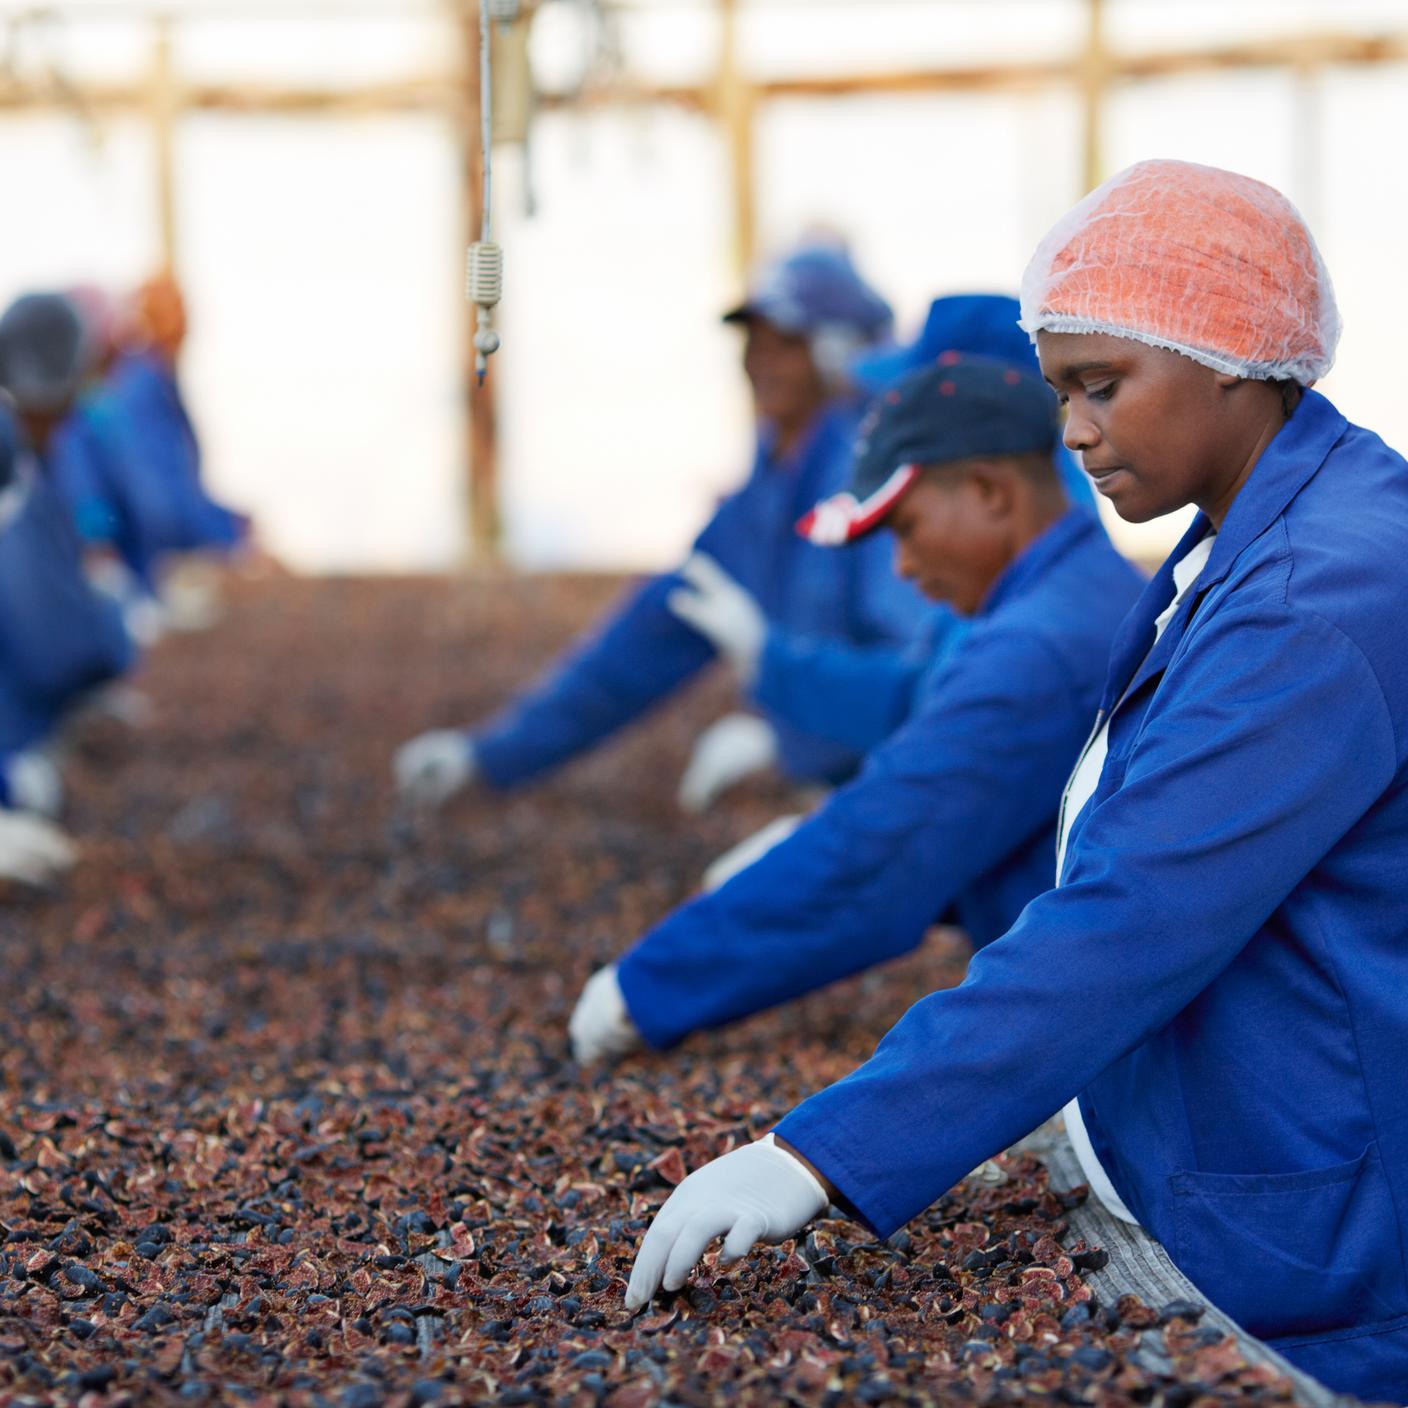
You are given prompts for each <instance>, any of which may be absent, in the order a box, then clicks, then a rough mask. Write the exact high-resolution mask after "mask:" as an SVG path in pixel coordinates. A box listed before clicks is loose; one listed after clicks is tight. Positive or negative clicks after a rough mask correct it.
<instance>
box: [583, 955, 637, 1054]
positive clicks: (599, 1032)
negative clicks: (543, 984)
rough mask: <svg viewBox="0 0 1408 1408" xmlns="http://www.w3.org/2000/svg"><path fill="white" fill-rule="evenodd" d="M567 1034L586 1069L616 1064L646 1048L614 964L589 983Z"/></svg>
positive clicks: (588, 980)
mask: <svg viewBox="0 0 1408 1408" xmlns="http://www.w3.org/2000/svg"><path fill="white" fill-rule="evenodd" d="M567 1034H568V1035H569V1036H570V1037H571V1038H572V1056H573V1058H574V1059H575V1060H576V1061H577V1063H578V1064H579V1065H583V1066H590V1065H593V1064H594V1063H596V1062H597V1061H614V1060H616V1059H618V1058H619V1057H621V1056H625V1055H627V1054H628V1053H629V1052H632V1051H635V1050H636V1049H637V1048H638V1047H640V1046H642V1045H643V1044H644V1043H643V1042H642V1040H641V1035H640V1032H639V1031H638V1030H637V1029H636V1024H635V1023H634V1022H633V1021H631V1014H630V1012H629V1011H628V1010H627V1009H626V999H625V998H624V997H623V996H622V995H621V984H620V982H619V981H618V980H617V977H616V965H615V964H614V963H613V964H611V965H610V966H609V967H606V968H603V969H601V970H600V972H597V973H593V974H592V976H591V977H590V978H588V979H587V983H586V986H585V987H584V988H583V989H582V995H581V997H579V998H578V999H577V1005H576V1007H575V1008H573V1009H572V1018H571V1020H570V1021H569V1022H568V1024H567Z"/></svg>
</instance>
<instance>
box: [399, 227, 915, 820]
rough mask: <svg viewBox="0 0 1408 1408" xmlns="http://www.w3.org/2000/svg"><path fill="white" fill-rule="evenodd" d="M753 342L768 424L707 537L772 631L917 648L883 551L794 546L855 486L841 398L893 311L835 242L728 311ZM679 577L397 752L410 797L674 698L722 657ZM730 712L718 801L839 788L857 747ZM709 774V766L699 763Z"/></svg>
mask: <svg viewBox="0 0 1408 1408" xmlns="http://www.w3.org/2000/svg"><path fill="white" fill-rule="evenodd" d="M726 321H728V322H730V323H736V324H738V325H739V326H741V327H742V329H743V331H744V335H745V341H744V352H743V367H744V371H745V373H746V375H747V377H748V380H749V383H750V385H751V387H752V392H753V401H754V408H755V412H756V415H757V419H758V439H757V450H756V455H755V458H754V463H753V470H752V473H751V474H750V476H749V478H748V481H747V483H746V484H744V486H743V487H742V488H741V489H739V490H738V491H737V492H736V493H734V494H733V495H731V496H730V497H729V498H728V499H726V500H725V501H724V503H723V504H722V505H721V506H720V508H719V510H718V512H717V513H716V514H715V516H714V518H713V519H712V521H711V522H710V523H709V525H708V526H707V527H706V528H705V529H704V531H703V532H702V533H701V534H700V535H699V538H698V539H697V540H696V543H695V549H696V551H700V552H705V553H708V554H709V555H710V556H711V557H712V558H714V559H715V560H716V561H718V562H719V563H721V564H722V565H723V567H724V568H725V569H726V570H727V571H728V572H729V573H730V574H731V575H732V576H733V577H734V578H736V579H737V580H738V581H739V582H741V583H742V584H743V585H744V586H745V587H746V588H747V590H748V591H749V592H750V594H751V595H752V596H753V597H754V598H756V600H757V601H758V603H759V605H760V606H761V608H762V610H763V612H764V613H765V615H766V617H767V619H768V620H770V621H776V622H780V623H782V624H785V625H787V626H789V627H792V628H795V629H798V630H803V631H808V632H816V633H818V634H822V635H827V636H831V637H835V638H840V639H844V640H850V641H855V642H858V643H871V642H895V641H903V640H907V639H909V638H910V636H911V635H912V634H913V633H914V631H915V630H916V629H917V627H918V626H919V624H920V621H921V619H922V618H923V616H924V615H925V614H926V611H927V608H926V607H925V604H924V602H923V600H922V598H920V597H919V595H918V594H917V593H916V592H914V591H913V589H912V588H910V587H909V586H907V585H906V584H904V583H902V582H897V581H896V580H895V579H894V578H893V577H892V576H891V575H890V572H889V570H888V565H887V563H886V561H885V556H884V550H883V545H882V544H878V543H877V544H861V545H859V546H858V547H856V548H855V549H853V550H851V551H849V552H845V553H835V552H831V551H829V550H827V549H823V548H818V547H815V546H814V545H812V544H810V543H807V542H804V541H802V540H801V539H799V538H797V537H796V535H795V534H794V533H793V531H792V528H793V524H794V523H795V522H796V521H797V519H798V518H799V517H800V516H801V514H802V513H803V512H805V510H806V509H807V508H808V507H809V506H810V505H811V504H812V503H814V502H815V501H816V500H817V499H818V498H820V497H823V496H825V495H826V494H829V493H832V492H834V491H835V490H836V489H838V488H839V487H840V486H841V484H842V483H844V481H845V477H846V474H847V472H848V469H849V464H850V455H851V447H852V443H853V441H854V438H855V431H856V425H857V420H858V413H857V409H856V404H855V401H854V399H853V398H852V396H851V395H850V394H849V393H847V392H846V391H844V389H843V385H844V379H843V372H844V367H845V365H846V362H847V361H848V359H849V357H850V356H851V355H853V354H854V352H855V351H856V350H857V349H858V348H859V347H860V346H862V345H864V344H866V343H869V342H872V341H874V340H875V339H876V338H878V337H879V336H880V335H881V334H882V333H884V332H885V331H886V329H887V328H888V327H889V323H890V310H889V308H888V307H887V306H886V304H885V303H884V301H883V300H882V299H881V298H880V297H879V296H878V295H877V294H876V293H875V292H874V291H873V290H871V289H870V288H869V287H868V286H867V285H866V284H865V283H864V282H863V281H862V279H861V278H860V276H859V275H858V274H857V273H856V271H855V269H854V268H853V267H852V265H851V263H850V261H849V259H848V258H847V257H846V256H845V255H844V254H842V253H841V252H839V251H837V250H835V249H832V248H829V247H828V248H823V247H808V248H804V249H801V250H799V251H798V252H796V253H794V254H793V255H791V256H790V257H789V258H787V259H784V260H783V261H781V262H780V263H779V264H777V265H774V266H772V267H771V268H769V269H768V270H766V271H765V272H764V273H763V275H762V277H761V278H760V280H759V281H758V282H757V284H756V285H755V286H754V288H753V290H752V292H751V293H750V294H749V296H748V298H747V299H746V301H745V302H744V303H742V304H741V305H740V306H739V307H737V308H735V309H734V310H732V311H731V312H730V313H728V314H727V315H726ZM680 585H681V578H680V576H679V574H678V573H674V572H671V573H666V574H664V575H662V576H659V577H656V578H654V579H652V580H650V581H647V582H646V583H645V584H644V585H642V586H640V587H639V588H637V589H636V590H634V591H633V592H632V593H631V594H630V595H629V596H628V597H627V598H626V600H625V601H624V602H623V603H622V604H621V605H620V606H619V607H618V608H617V609H616V610H615V611H614V612H612V614H611V615H610V616H609V617H608V619H607V620H606V621H605V622H604V623H603V624H602V625H601V626H600V627H599V628H598V629H597V630H596V631H595V632H594V633H593V634H591V635H590V636H589V637H588V638H586V639H585V640H584V641H582V642H581V643H580V644H579V645H578V646H577V648H576V649H575V650H573V651H572V652H571V653H570V654H569V655H568V656H567V657H566V658H565V659H564V660H563V661H562V662H560V663H559V664H558V666H557V667H556V668H555V669H554V670H552V671H551V672H550V673H549V674H548V675H547V676H546V677H545V678H543V679H542V680H540V681H539V683H538V684H537V685H535V686H534V687H533V688H532V689H530V690H529V691H528V692H527V693H526V694H525V695H523V696H522V697H521V698H520V699H518V700H517V701H515V702H514V703H513V704H512V705H510V706H509V707H508V708H507V709H505V710H504V711H503V712H502V713H500V714H499V715H498V716H497V717H496V718H494V719H492V720H490V721H489V722H488V723H486V724H484V725H482V726H480V727H478V728H476V729H475V730H473V731H472V732H469V733H464V732H460V731H458V730H439V731H436V732H433V733H430V734H425V735H422V736H421V737H419V738H417V739H414V740H413V741H412V742H410V743H408V744H406V745H404V746H403V747H402V748H401V749H400V750H399V751H398V753H397V755H396V758H395V776H396V780H397V784H398V787H399V789H400V791H401V793H402V795H403V796H404V797H405V798H407V799H409V800H412V801H415V802H419V803H425V804H433V803H437V802H440V801H443V800H444V799H445V798H446V797H448V796H450V795H451V794H452V793H454V792H455V791H457V790H458V789H459V788H461V787H463V786H465V785H466V784H467V783H470V782H479V783H482V784H484V785H487V786H489V787H493V788H508V787H512V786H515V785H517V784H519V783H523V782H526V781H528V780H529V779H531V778H534V777H537V776H539V775H541V774H542V773H544V772H546V771H548V770H549V769H551V768H553V767H556V766H557V765H559V764H561V763H563V762H565V761H567V760H568V759H569V758H571V757H573V756H575V755H576V754H578V753H581V752H583V751H584V750H585V749H587V748H590V747H592V746H594V745H595V744H597V743H599V742H601V741H602V740H603V739H605V738H607V737H608V736H609V735H611V734H612V733H614V732H615V731H616V730H617V729H619V728H621V727H622V726H624V725H625V724H628V723H630V722H631V721H633V720H634V719H636V718H638V717H640V716H641V715H642V714H643V713H645V712H646V710H648V709H649V708H651V707H652V706H654V705H656V704H658V703H659V702H660V701H661V700H663V699H665V698H666V697H667V696H668V695H670V694H671V693H673V692H674V691H675V690H676V689H678V688H679V687H680V686H681V685H683V684H684V683H685V682H686V681H687V680H689V679H691V678H692V677H693V676H694V675H696V674H697V673H698V672H699V671H700V670H701V669H702V668H703V667H704V666H705V665H707V664H708V663H709V662H710V661H711V660H712V659H714V657H715V650H714V647H713V645H712V644H711V642H710V641H709V639H708V638H707V637H705V636H703V635H701V634H700V633H699V632H698V631H697V630H695V629H694V628H693V627H691V626H690V625H688V624H686V623H685V622H684V621H683V620H681V619H680V618H679V617H678V616H677V615H676V614H675V613H674V612H672V611H671V610H670V608H669V605H668V601H669V598H670V596H671V595H672V594H673V593H674V592H676V591H677V590H679V588H680ZM764 715H765V716H764V717H758V716H755V715H751V714H750V715H742V716H739V715H731V716H729V718H728V719H727V720H725V721H723V723H722V724H721V725H716V726H715V727H716V729H717V730H719V731H717V732H714V733H712V734H711V735H709V736H708V737H707V738H706V739H704V740H701V743H700V748H701V750H702V752H703V755H707V758H708V766H707V767H704V768H703V771H704V772H705V773H706V774H707V776H705V777H703V778H700V777H699V771H698V770H696V779H697V780H698V782H699V791H700V793H701V794H708V795H713V794H715V793H717V791H718V790H721V787H722V786H723V785H726V783H727V782H728V781H730V780H732V779H733V778H734V777H737V776H742V775H745V774H746V773H748V772H749V771H752V770H755V769H756V768H759V767H762V766H765V765H770V764H772V763H773V762H776V763H777V764H778V765H780V766H781V768H782V769H783V771H784V772H785V773H787V774H788V775H789V776H790V777H793V778H796V779H800V780H807V781H814V780H823V781H834V780H836V779H838V778H840V777H844V776H846V775H847V774H848V773H849V772H850V771H852V770H853V769H854V767H855V765H856V762H857V761H858V759H857V757H856V754H855V752H854V751H853V750H850V749H847V748H843V747H839V746H837V745H835V744H833V743H829V742H827V741H826V740H824V739H818V738H815V737H813V736H810V735H808V734H807V733H805V732H804V731H801V730H798V729H795V728H792V727H790V726H788V725H786V724H785V723H783V722H782V721H780V720H775V719H771V718H768V717H766V711H764ZM701 766H702V763H701Z"/></svg>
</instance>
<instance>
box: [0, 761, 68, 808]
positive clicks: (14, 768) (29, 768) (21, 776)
mask: <svg viewBox="0 0 1408 1408" xmlns="http://www.w3.org/2000/svg"><path fill="white" fill-rule="evenodd" d="M5 786H6V788H7V789H8V790H9V793H10V801H11V803H12V804H13V806H14V808H15V810H16V811H17V812H34V813H37V814H38V815H39V816H46V817H50V818H53V817H56V816H58V814H59V813H60V812H61V811H62V810H63V806H64V780H63V778H62V777H61V776H60V775H59V770H58V768H57V767H56V766H55V765H54V760H53V759H52V758H50V757H48V756H46V755H45V754H44V753H41V752H39V751H37V750H31V751H29V752H24V753H16V754H14V755H13V756H12V757H9V758H7V759H6V760H5Z"/></svg>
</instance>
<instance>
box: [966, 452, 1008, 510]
mask: <svg viewBox="0 0 1408 1408" xmlns="http://www.w3.org/2000/svg"><path fill="white" fill-rule="evenodd" d="M968 482H969V483H970V484H971V485H972V487H973V492H974V494H975V496H976V498H977V500H978V503H979V505H980V506H981V507H982V509H983V511H984V512H985V513H986V514H987V516H988V517H989V518H992V519H999V518H1006V517H1007V516H1008V515H1009V514H1010V513H1011V512H1012V508H1013V503H1014V501H1015V498H1016V474H1015V472H1014V470H1013V467H1012V466H1011V465H1010V464H1007V463H1005V462H1003V461H1002V460H973V461H971V463H970V464H969V465H968Z"/></svg>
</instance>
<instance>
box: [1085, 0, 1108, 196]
mask: <svg viewBox="0 0 1408 1408" xmlns="http://www.w3.org/2000/svg"><path fill="white" fill-rule="evenodd" d="M1085 15H1086V25H1085V52H1084V53H1083V54H1082V55H1081V64H1080V109H1081V194H1082V195H1084V194H1085V193H1086V192H1087V191H1093V190H1094V189H1095V187H1096V186H1098V185H1099V184H1100V182H1101V181H1103V180H1104V179H1105V163H1104V144H1103V141H1102V137H1103V117H1104V111H1105V93H1106V90H1107V88H1108V85H1109V76H1108V69H1107V63H1108V59H1107V55H1106V52H1105V0H1085Z"/></svg>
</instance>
